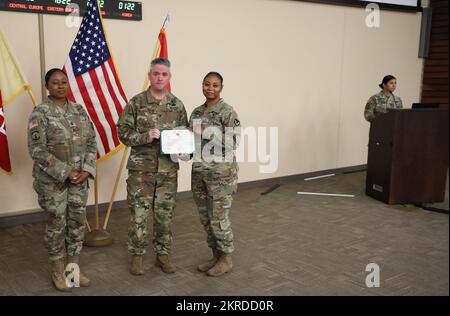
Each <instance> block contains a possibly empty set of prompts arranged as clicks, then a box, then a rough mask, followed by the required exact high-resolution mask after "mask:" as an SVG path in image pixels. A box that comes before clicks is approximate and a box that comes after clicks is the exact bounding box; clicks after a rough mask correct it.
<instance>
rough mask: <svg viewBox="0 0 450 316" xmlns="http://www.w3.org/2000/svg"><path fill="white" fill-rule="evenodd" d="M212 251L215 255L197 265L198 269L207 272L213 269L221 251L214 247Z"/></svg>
mask: <svg viewBox="0 0 450 316" xmlns="http://www.w3.org/2000/svg"><path fill="white" fill-rule="evenodd" d="M212 253H213V257H212V258H211V259H210V260H209V261H208V262H205V263H202V264H200V265H199V266H198V267H197V270H198V271H200V272H206V271H208V270H209V269H211V268H212V267H214V265H215V264H216V263H217V260H219V257H220V252H219V250H217V249H214V248H213V249H212Z"/></svg>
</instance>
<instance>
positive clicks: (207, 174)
mask: <svg viewBox="0 0 450 316" xmlns="http://www.w3.org/2000/svg"><path fill="white" fill-rule="evenodd" d="M222 88H223V78H222V76H221V75H220V74H219V73H216V72H210V73H208V74H207V75H206V77H205V78H204V80H203V94H204V95H205V97H206V102H205V103H204V104H203V105H201V106H199V107H197V108H196V109H195V110H194V111H193V112H192V114H191V117H190V120H189V125H190V128H191V129H192V130H193V131H194V133H195V134H196V138H200V135H201V145H200V146H198V145H199V144H196V147H197V148H196V152H195V158H194V162H193V164H192V179H191V190H192V193H193V196H194V200H195V203H196V204H197V207H198V212H199V216H200V222H201V223H202V225H203V227H204V229H205V231H206V234H207V244H208V246H209V247H210V248H211V249H212V253H213V258H212V259H211V260H210V261H209V262H206V263H204V264H201V265H199V266H198V270H199V271H201V272H206V274H207V275H209V276H219V275H222V274H224V273H227V272H229V271H230V270H231V268H232V260H231V253H232V252H233V250H234V246H233V231H232V229H231V221H230V216H229V213H230V208H231V203H232V201H233V194H234V193H236V189H237V172H238V165H237V163H236V158H235V149H236V147H237V145H238V141H239V135H240V122H239V118H238V116H237V114H236V112H235V111H234V109H233V108H232V107H231V106H230V105H228V104H227V103H225V102H224V101H223V100H222V99H221V98H220V93H221V92H222ZM196 143H197V141H196ZM208 146H211V149H209V147H208ZM198 147H199V148H198ZM217 149H219V150H217ZM200 152H201V156H200Z"/></svg>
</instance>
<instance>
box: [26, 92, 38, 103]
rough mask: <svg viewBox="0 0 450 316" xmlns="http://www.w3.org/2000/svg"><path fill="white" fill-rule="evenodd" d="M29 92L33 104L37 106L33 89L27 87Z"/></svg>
mask: <svg viewBox="0 0 450 316" xmlns="http://www.w3.org/2000/svg"><path fill="white" fill-rule="evenodd" d="M27 92H28V95H29V96H30V98H31V102H32V103H33V106H36V105H37V102H36V98H35V97H34V94H33V91H31V89H27Z"/></svg>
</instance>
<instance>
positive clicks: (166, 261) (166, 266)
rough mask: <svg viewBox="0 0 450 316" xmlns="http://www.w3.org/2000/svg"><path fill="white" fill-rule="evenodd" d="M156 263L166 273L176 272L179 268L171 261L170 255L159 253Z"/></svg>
mask: <svg viewBox="0 0 450 316" xmlns="http://www.w3.org/2000/svg"><path fill="white" fill-rule="evenodd" d="M155 265H156V266H157V267H160V268H161V270H163V272H164V273H174V272H175V271H177V268H176V267H175V266H174V265H173V263H172V262H170V258H169V256H168V255H157V256H156V263H155Z"/></svg>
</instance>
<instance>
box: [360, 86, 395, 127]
mask: <svg viewBox="0 0 450 316" xmlns="http://www.w3.org/2000/svg"><path fill="white" fill-rule="evenodd" d="M401 108H403V103H402V99H400V97H398V96H396V95H393V94H391V95H390V96H386V95H384V92H383V91H381V92H380V93H377V94H375V95H374V96H372V97H371V98H370V99H369V101H367V104H366V108H365V110H364V117H365V118H366V120H367V121H369V122H370V121H372V120H373V119H374V118H375V117H377V116H379V115H380V114H383V113H387V111H388V109H401Z"/></svg>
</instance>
